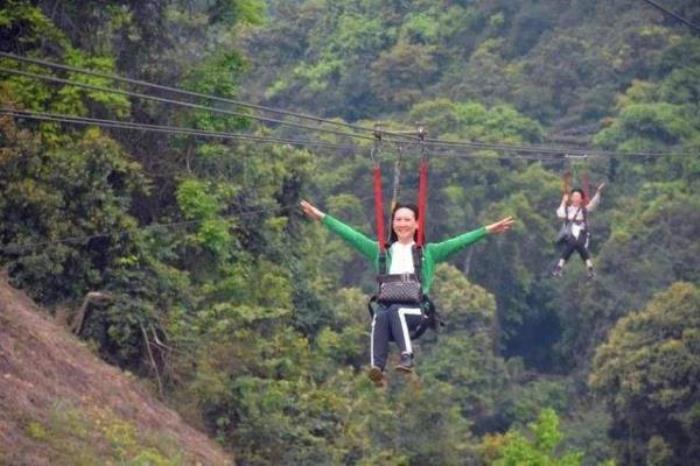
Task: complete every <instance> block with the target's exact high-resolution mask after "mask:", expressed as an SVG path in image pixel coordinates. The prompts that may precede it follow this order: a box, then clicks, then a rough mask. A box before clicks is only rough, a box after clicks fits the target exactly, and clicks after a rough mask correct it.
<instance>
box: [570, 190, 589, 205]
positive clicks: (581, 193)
mask: <svg viewBox="0 0 700 466" xmlns="http://www.w3.org/2000/svg"><path fill="white" fill-rule="evenodd" d="M574 193H579V194H580V195H581V199H583V201H584V202H585V201H586V193H585V192H584V191H583V189H581V188H574V189H572V190H571V194H570V195H571V196H573V195H574Z"/></svg>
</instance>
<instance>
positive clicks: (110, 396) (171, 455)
mask: <svg viewBox="0 0 700 466" xmlns="http://www.w3.org/2000/svg"><path fill="white" fill-rule="evenodd" d="M110 463H112V464H113V463H118V464H159V465H160V464H205V465H224V464H233V461H232V459H231V458H230V457H229V456H228V455H227V454H226V453H225V452H224V451H223V450H222V449H221V448H220V447H219V446H218V445H217V444H216V443H215V442H214V441H212V440H211V439H209V438H207V437H206V436H205V435H204V434H202V433H200V432H198V431H196V430H195V429H194V428H192V427H190V426H188V425H187V424H185V423H184V421H183V420H182V419H181V418H180V417H179V416H178V414H177V413H175V412H174V411H173V410H171V409H169V408H168V407H166V406H165V405H163V404H162V403H161V402H159V401H158V400H157V399H155V398H154V397H153V396H152V395H151V394H150V393H148V391H147V390H146V389H145V388H144V387H142V386H141V385H140V384H139V383H138V381H137V380H135V379H134V378H133V377H130V376H129V375H128V374H125V373H123V372H122V371H120V370H119V369H117V368H115V367H112V366H109V365H107V364H105V363H104V362H103V361H101V360H100V359H99V358H98V357H96V356H95V355H94V354H92V353H91V352H90V351H89V350H88V349H87V348H86V347H85V345H84V344H83V343H81V342H80V341H78V340H77V339H76V338H74V337H73V336H72V335H70V334H69V333H68V332H66V330H64V329H63V328H62V327H61V326H59V325H57V324H55V323H53V322H51V321H50V320H49V319H47V318H46V314H45V313H43V312H39V310H38V309H37V306H36V305H35V304H34V303H33V302H32V301H31V300H30V299H29V298H28V297H27V296H26V295H25V294H24V293H22V292H20V291H18V290H16V289H14V288H12V287H11V286H10V285H9V284H8V281H7V276H6V275H5V274H4V273H0V464H8V465H32V466H37V465H48V464H51V465H60V464H71V465H73V464H110Z"/></svg>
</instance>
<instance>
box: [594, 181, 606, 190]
mask: <svg viewBox="0 0 700 466" xmlns="http://www.w3.org/2000/svg"><path fill="white" fill-rule="evenodd" d="M604 187H605V182H603V183H600V186H598V189H596V191H598V192H601V191H603V188H604Z"/></svg>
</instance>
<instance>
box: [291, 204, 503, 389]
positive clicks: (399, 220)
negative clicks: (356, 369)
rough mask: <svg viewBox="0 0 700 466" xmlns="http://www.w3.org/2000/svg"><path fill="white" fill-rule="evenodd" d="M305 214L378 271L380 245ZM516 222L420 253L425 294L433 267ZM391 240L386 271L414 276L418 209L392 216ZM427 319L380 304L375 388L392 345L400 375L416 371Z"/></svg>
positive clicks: (412, 309) (414, 310) (309, 211)
mask: <svg viewBox="0 0 700 466" xmlns="http://www.w3.org/2000/svg"><path fill="white" fill-rule="evenodd" d="M301 208H302V209H303V211H304V213H305V214H306V215H307V216H308V217H309V218H311V219H313V220H320V221H321V222H322V223H323V224H324V225H325V226H326V227H327V228H328V229H329V230H330V231H332V232H333V233H335V234H337V235H338V236H340V237H341V238H342V239H343V240H345V241H346V242H347V243H348V244H349V245H350V246H352V247H353V248H354V249H355V250H357V251H358V252H359V253H360V254H362V255H363V256H365V257H366V258H367V259H369V260H370V261H371V262H372V264H374V266H375V269H376V270H377V271H379V261H380V249H379V244H378V242H377V241H376V240H373V239H370V238H368V237H367V236H365V235H364V234H362V233H360V232H359V231H357V230H355V229H353V228H352V227H350V226H348V225H346V224H344V223H343V222H341V221H340V220H338V219H336V218H334V217H332V216H331V215H328V214H325V213H323V212H321V211H320V210H319V209H317V208H316V207H314V206H313V205H311V204H310V203H308V202H307V201H302V202H301ZM513 222H514V220H513V219H512V218H511V217H507V218H504V219H502V220H500V221H498V222H496V223H493V224H491V225H488V226H485V227H481V228H478V229H476V230H473V231H470V232H468V233H464V234H461V235H459V236H456V237H454V238H452V239H448V240H447V241H443V242H440V243H427V244H426V245H425V246H424V247H423V248H422V254H421V256H422V260H421V273H420V275H421V277H418V279H419V280H420V285H421V287H422V291H423V294H424V295H428V293H429V292H430V289H431V286H432V284H433V278H434V275H435V265H436V264H437V263H439V262H443V261H446V260H448V259H449V258H450V257H451V256H452V255H453V254H455V253H457V252H458V251H460V250H462V249H464V248H466V247H467V246H469V245H471V244H473V243H475V242H477V241H479V240H481V239H482V238H485V237H486V236H487V235H488V234H498V233H504V232H506V231H508V229H510V227H511V226H512V225H513ZM391 228H392V232H391V239H390V241H389V244H388V245H387V249H386V271H387V272H388V273H389V274H390V275H404V276H406V274H409V275H410V274H414V273H415V267H414V254H413V251H414V245H415V241H416V237H417V236H416V232H417V230H418V208H417V207H416V206H414V205H402V204H398V205H397V206H396V207H395V208H394V210H393V212H392V216H391ZM424 317H425V316H424V315H423V310H422V307H421V306H420V305H406V304H402V303H391V302H381V303H380V305H379V307H378V309H377V310H376V311H375V313H374V316H373V318H372V336H371V339H370V365H371V367H370V372H369V377H370V379H372V381H373V382H375V383H376V384H377V385H383V384H384V382H385V379H384V367H385V365H386V360H387V356H388V353H389V341H391V340H393V341H395V342H396V344H397V345H398V347H399V349H400V350H401V357H400V362H399V365H398V366H397V367H396V369H397V370H400V371H404V372H410V371H412V370H413V348H412V345H411V338H410V332H411V331H413V330H414V329H415V328H416V327H417V326H418V325H419V324H420V322H421V320H422V319H423V318H424Z"/></svg>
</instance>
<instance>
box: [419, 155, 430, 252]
mask: <svg viewBox="0 0 700 466" xmlns="http://www.w3.org/2000/svg"><path fill="white" fill-rule="evenodd" d="M427 207H428V159H427V158H423V159H422V160H421V161H420V168H419V169H418V241H417V243H418V246H423V245H424V244H425V217H426V213H427Z"/></svg>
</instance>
